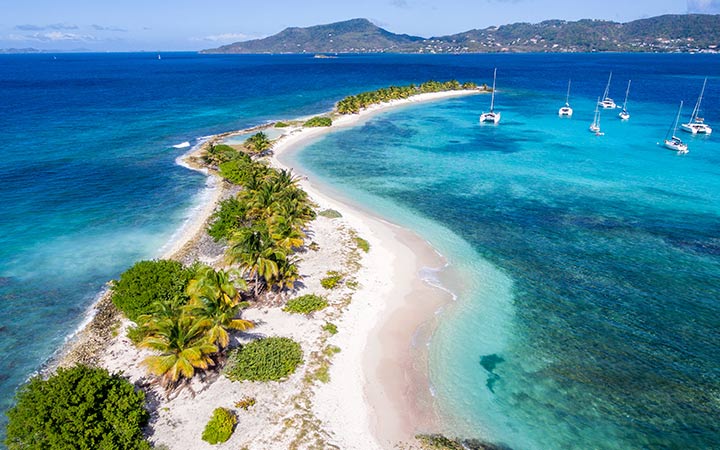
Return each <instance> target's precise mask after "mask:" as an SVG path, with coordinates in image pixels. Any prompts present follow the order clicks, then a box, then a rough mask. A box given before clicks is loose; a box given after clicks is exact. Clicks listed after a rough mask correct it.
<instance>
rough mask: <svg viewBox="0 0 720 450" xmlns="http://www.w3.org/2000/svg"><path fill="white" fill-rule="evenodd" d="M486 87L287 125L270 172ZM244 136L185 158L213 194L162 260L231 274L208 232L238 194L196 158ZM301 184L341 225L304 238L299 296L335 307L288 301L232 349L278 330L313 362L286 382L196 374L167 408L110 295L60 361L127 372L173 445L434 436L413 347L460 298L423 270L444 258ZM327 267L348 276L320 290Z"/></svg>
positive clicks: (256, 317)
mask: <svg viewBox="0 0 720 450" xmlns="http://www.w3.org/2000/svg"><path fill="white" fill-rule="evenodd" d="M478 92H479V91H475V90H472V91H450V92H440V93H430V94H420V95H416V96H413V97H411V98H408V99H404V100H394V101H392V102H388V103H384V104H380V105H375V106H371V107H369V108H367V109H365V110H363V111H362V112H361V113H359V114H354V115H345V116H334V117H333V120H334V122H333V125H332V126H331V127H326V128H296V129H291V130H288V132H287V134H285V135H283V136H282V137H281V138H279V139H278V140H277V141H276V142H275V144H274V146H273V155H272V156H271V158H270V160H271V164H272V165H273V166H275V167H278V168H287V165H286V163H285V161H286V157H287V155H288V154H289V153H290V152H292V151H296V150H297V149H299V148H302V146H304V145H307V143H309V142H310V141H312V140H313V139H316V138H318V137H320V136H321V135H323V134H326V133H329V132H332V131H334V130H337V129H339V128H343V127H350V126H354V125H357V124H358V123H360V122H361V121H364V120H367V118H368V117H370V116H372V115H373V114H375V113H377V112H379V111H384V110H387V109H388V108H393V107H398V106H402V105H407V104H411V103H417V102H426V101H432V100H440V99H444V98H449V97H455V96H461V95H469V94H475V93H478ZM262 128H263V127H257V128H256V129H258V130H259V129H262ZM253 130H255V129H253ZM244 131H247V130H244ZM239 133H241V132H240V131H238V132H230V133H223V134H220V135H217V136H214V137H212V138H210V139H209V140H208V141H207V142H205V143H204V144H203V145H200V146H198V148H195V149H194V150H193V151H191V152H190V153H189V154H187V155H184V157H182V161H183V165H186V166H187V167H189V168H191V169H193V170H199V171H202V172H203V173H205V174H207V175H208V189H207V191H206V192H205V193H204V194H203V195H205V197H204V198H203V203H202V204H201V205H200V206H199V207H198V208H197V209H196V210H195V211H194V214H193V216H192V217H191V218H190V219H189V220H188V221H187V222H186V223H185V224H184V225H183V227H182V229H181V231H180V232H179V233H177V236H176V239H174V240H173V242H171V243H170V244H168V246H166V249H165V250H166V251H164V255H163V257H165V258H173V259H177V260H180V261H183V262H185V263H189V262H192V261H194V260H200V261H202V262H204V263H206V264H210V265H214V266H218V267H219V266H221V265H222V260H223V258H222V255H223V251H224V249H223V247H222V246H221V245H219V244H216V243H214V242H213V241H212V239H211V238H210V237H209V236H208V235H207V233H206V232H205V228H206V225H207V222H208V220H209V218H210V215H211V214H212V212H213V211H214V209H215V207H216V205H217V203H218V202H219V201H220V200H221V199H224V198H227V197H229V196H231V195H234V194H235V193H236V192H237V188H235V187H231V186H230V185H229V184H227V183H226V182H224V181H223V180H221V179H220V178H219V177H218V176H217V175H216V174H214V173H212V172H211V171H208V170H207V169H206V168H204V167H202V166H201V165H200V163H199V161H200V155H201V154H202V153H203V152H204V151H205V149H206V148H207V146H208V145H211V144H214V143H218V142H221V141H222V140H223V139H225V138H226V137H228V136H231V135H234V134H239ZM296 174H297V175H301V176H302V175H304V174H298V173H296ZM302 178H303V179H302V181H301V183H300V185H301V186H302V188H303V189H305V190H306V191H307V192H308V194H309V195H310V197H311V198H312V200H313V201H314V202H316V203H317V204H318V205H319V210H325V209H333V210H336V211H338V212H340V214H341V215H342V217H340V218H334V219H331V218H327V217H322V216H318V218H317V219H316V220H315V221H313V222H312V223H311V224H310V227H309V228H310V230H309V239H308V241H312V242H314V243H315V244H317V245H316V246H314V247H315V248H316V250H306V251H304V252H302V253H300V254H299V256H300V262H299V268H300V273H301V274H302V275H303V283H304V287H302V288H301V289H299V290H298V291H297V292H293V293H291V294H289V295H290V296H296V295H303V294H308V293H318V294H322V295H325V296H326V297H327V298H328V301H329V303H330V306H329V307H328V308H326V309H324V310H322V311H319V312H316V313H315V314H314V315H311V316H309V317H306V316H300V315H293V314H289V313H285V312H283V311H282V310H281V307H280V306H268V305H263V306H261V307H252V308H250V309H247V310H245V311H244V313H243V317H244V318H246V319H250V320H253V321H255V322H256V323H257V327H256V328H254V329H253V330H251V332H248V333H241V334H240V335H238V336H237V338H236V342H249V341H250V340H252V339H256V338H257V337H261V336H275V335H277V336H287V337H290V338H292V339H294V340H296V341H298V342H299V343H300V344H301V345H302V347H303V351H304V354H305V362H304V363H303V365H302V366H301V367H300V368H299V369H298V370H297V371H296V373H295V374H293V375H292V376H291V377H290V378H289V379H287V380H285V381H283V382H269V383H255V382H242V383H238V382H231V381H229V380H228V379H226V378H225V377H224V376H222V375H217V374H216V375H214V376H213V375H211V376H209V377H205V379H204V380H201V379H200V377H195V379H194V380H193V382H192V384H191V386H190V389H184V390H182V391H180V392H178V393H176V394H173V395H172V396H171V397H170V398H169V399H168V398H166V397H165V394H164V392H162V391H161V390H159V388H157V387H155V386H154V385H151V384H150V381H151V378H150V377H149V376H148V374H147V373H146V370H145V368H144V367H143V366H142V365H141V361H142V360H143V358H144V357H145V356H147V355H148V354H149V353H148V352H147V351H145V350H141V349H138V348H136V347H135V346H134V345H132V344H131V343H130V341H129V340H128V339H127V338H126V337H125V330H126V328H127V326H128V321H127V320H125V319H122V318H121V317H120V316H119V314H118V313H117V312H116V311H115V309H114V307H113V306H112V303H111V302H110V301H109V295H107V294H105V295H102V296H101V297H100V300H99V301H98V303H97V304H96V305H95V306H94V314H93V317H92V319H91V320H90V321H89V324H88V325H87V326H86V327H85V328H84V329H83V330H82V331H81V332H79V333H78V335H77V336H76V337H75V338H74V339H72V340H71V342H70V343H69V344H68V345H67V346H66V348H65V349H64V351H63V352H62V354H61V356H60V358H59V360H58V363H57V365H62V366H68V365H72V364H75V363H77V362H82V363H85V364H90V365H99V366H101V367H105V368H106V369H108V370H110V371H122V372H123V373H124V375H125V376H126V377H127V378H129V379H130V381H132V382H133V383H136V384H137V385H138V386H142V387H143V388H144V390H145V391H146V392H147V393H148V399H149V406H150V410H151V421H150V425H149V429H148V431H149V433H150V435H149V440H150V441H151V442H152V443H153V444H154V445H165V446H167V447H168V448H171V449H188V450H190V449H205V448H207V449H211V448H233V449H248V450H250V449H289V448H339V449H358V450H371V449H388V448H398V445H401V446H402V447H401V448H411V447H412V445H413V444H412V441H413V436H414V435H415V434H417V433H421V432H422V433H428V432H433V431H437V430H436V429H435V425H434V424H435V423H436V421H437V418H436V417H435V416H434V413H433V411H434V410H435V409H434V408H433V405H432V402H433V400H432V397H431V396H430V391H429V385H428V381H427V377H426V374H427V372H428V371H427V361H426V359H425V355H424V348H414V347H413V345H412V341H413V336H414V335H416V333H418V332H419V333H421V334H422V335H423V336H426V335H427V334H429V333H430V332H431V330H432V327H433V323H432V321H433V320H434V317H435V315H434V312H435V311H436V310H437V309H438V308H439V307H440V306H441V305H442V304H444V303H445V302H447V301H449V300H450V297H449V295H448V294H447V293H446V292H444V291H442V290H440V289H437V288H434V287H432V286H430V285H429V284H427V283H425V282H423V281H422V280H421V279H420V275H419V272H420V271H421V269H423V268H426V267H431V268H439V267H442V266H443V265H444V264H445V262H444V260H443V259H442V257H441V256H440V255H439V254H438V253H437V252H436V251H435V250H434V249H433V248H432V247H431V246H430V245H429V244H428V243H427V242H425V241H424V240H423V239H422V238H420V237H419V236H418V235H416V234H415V233H413V232H411V231H409V230H406V229H404V228H401V227H398V226H395V225H393V224H391V223H389V222H387V221H384V220H383V219H381V218H379V217H376V216H374V215H373V214H372V213H370V212H367V211H364V210H362V209H361V207H358V206H354V205H351V204H349V203H348V202H346V201H343V200H340V199H338V198H331V197H329V196H328V195H327V194H326V193H324V192H323V191H322V190H321V188H320V187H319V186H318V185H317V184H316V183H313V182H312V180H310V179H308V178H307V177H302ZM357 236H359V237H362V238H363V239H365V240H367V241H368V242H369V243H370V250H369V252H367V253H365V252H363V251H362V250H360V249H359V248H358V247H357V245H356V243H355V242H356V241H355V238H356V237H357ZM328 270H339V271H341V272H343V273H344V274H345V275H346V276H345V282H344V283H343V285H342V286H341V287H340V288H337V289H333V290H325V289H323V288H322V287H321V286H320V278H322V277H323V276H325V274H326V272H327V271H328ZM327 322H332V323H334V324H336V325H337V327H338V330H339V331H338V333H337V334H336V335H329V334H328V333H327V332H324V331H323V329H322V327H323V326H324V325H325V324H326V323H327ZM330 345H332V346H337V347H338V348H339V349H340V352H339V353H337V354H335V355H332V356H329V355H328V352H324V351H323V350H325V349H327V348H328V346H330ZM422 347H424V346H422ZM323 371H325V372H324V373H327V375H329V381H327V382H323V381H324V380H321V379H320V377H319V376H318V374H320V373H321V372H323ZM323 378H324V377H323ZM244 397H254V398H255V399H256V402H257V403H256V404H255V406H253V407H252V408H250V409H249V410H247V411H245V410H242V409H240V408H237V407H235V406H234V405H235V402H237V401H239V400H241V399H242V398H244ZM217 407H226V408H229V409H232V410H233V411H235V412H236V413H237V416H238V425H237V429H236V431H235V433H234V434H233V436H232V438H231V439H230V440H229V441H227V442H226V443H224V444H221V445H216V446H211V445H209V444H208V443H206V442H204V441H202V440H201V435H202V431H203V428H204V427H205V424H206V422H207V420H208V419H209V418H210V416H211V414H212V411H213V409H215V408H217Z"/></svg>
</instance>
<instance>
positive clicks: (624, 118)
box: [618, 80, 632, 120]
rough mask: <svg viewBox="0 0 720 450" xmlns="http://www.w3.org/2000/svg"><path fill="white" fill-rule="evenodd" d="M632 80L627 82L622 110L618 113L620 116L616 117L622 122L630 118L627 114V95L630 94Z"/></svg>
mask: <svg viewBox="0 0 720 450" xmlns="http://www.w3.org/2000/svg"><path fill="white" fill-rule="evenodd" d="M631 81H632V80H628V87H627V90H625V101H624V102H623V109H622V111H620V114H618V117H619V118H620V119H622V120H628V119H629V118H630V113H629V112H627V99H628V94H629V93H630V82H631Z"/></svg>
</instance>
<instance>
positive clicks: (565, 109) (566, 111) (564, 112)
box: [558, 106, 573, 117]
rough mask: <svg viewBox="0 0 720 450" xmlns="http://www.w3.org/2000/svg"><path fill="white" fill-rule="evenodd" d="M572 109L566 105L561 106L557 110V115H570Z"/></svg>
mask: <svg viewBox="0 0 720 450" xmlns="http://www.w3.org/2000/svg"><path fill="white" fill-rule="evenodd" d="M572 115H573V110H572V108H570V107H568V106H563V107H562V108H560V109H559V110H558V116H560V117H572Z"/></svg>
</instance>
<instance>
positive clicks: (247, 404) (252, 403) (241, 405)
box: [235, 397, 257, 411]
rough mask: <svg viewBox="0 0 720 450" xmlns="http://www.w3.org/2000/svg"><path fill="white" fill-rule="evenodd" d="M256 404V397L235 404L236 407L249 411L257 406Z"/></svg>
mask: <svg viewBox="0 0 720 450" xmlns="http://www.w3.org/2000/svg"><path fill="white" fill-rule="evenodd" d="M255 403H257V401H256V400H255V397H243V398H242V400H239V401H237V402H235V407H236V408H240V409H244V410H245V411H247V410H248V409H250V408H252V407H253V406H255Z"/></svg>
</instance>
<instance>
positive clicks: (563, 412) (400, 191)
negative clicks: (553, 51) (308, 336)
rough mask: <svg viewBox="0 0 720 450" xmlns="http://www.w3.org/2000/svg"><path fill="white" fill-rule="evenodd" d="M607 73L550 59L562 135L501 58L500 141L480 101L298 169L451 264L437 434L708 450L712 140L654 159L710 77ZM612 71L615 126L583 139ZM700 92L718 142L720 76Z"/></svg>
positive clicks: (693, 68)
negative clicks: (626, 115) (562, 111)
mask: <svg viewBox="0 0 720 450" xmlns="http://www.w3.org/2000/svg"><path fill="white" fill-rule="evenodd" d="M539 57H540V56H538V58H539ZM528 58H529V57H528ZM551 58H552V57H551ZM607 58H608V61H605V62H606V65H605V66H603V67H601V66H600V65H599V64H598V60H597V59H595V57H594V56H592V55H575V56H570V57H568V59H567V60H566V63H568V64H567V65H566V67H572V70H570V69H568V70H569V72H570V73H571V76H573V78H574V83H573V86H574V87H575V92H576V93H575V94H574V95H573V96H572V97H571V105H572V106H573V107H574V109H575V115H574V116H573V118H572V119H560V118H558V117H557V115H556V114H557V109H558V108H559V107H560V106H562V104H563V102H564V86H566V83H567V80H566V79H557V71H558V69H559V67H557V66H553V65H548V66H545V65H542V64H540V65H537V66H531V65H529V64H525V65H524V66H523V65H522V62H525V63H527V60H526V61H522V60H518V59H512V58H508V59H507V60H502V59H501V60H500V63H499V64H498V66H499V69H498V73H499V75H498V76H499V84H498V86H499V89H500V90H501V92H499V93H498V96H497V99H496V101H497V103H496V105H497V109H498V110H499V111H501V112H502V115H503V117H502V122H501V124H500V125H499V126H497V127H495V126H480V125H478V123H477V121H478V116H479V114H480V113H481V112H482V111H483V110H486V109H487V107H488V103H489V98H488V97H487V96H473V97H465V98H461V99H452V100H445V101H442V102H437V103H432V104H425V105H416V106H409V107H405V108H403V109H399V110H395V111H391V112H386V113H383V114H381V115H378V116H376V117H374V118H373V119H371V120H370V121H368V122H367V123H365V124H363V125H361V126H359V127H356V128H353V129H348V130H344V131H339V132H335V133H333V134H331V135H328V136H326V137H324V138H323V139H321V140H319V141H318V142H315V143H313V144H312V145H310V146H308V147H307V148H305V149H304V150H302V152H300V153H299V154H298V155H297V156H296V158H297V160H298V162H299V163H300V164H301V165H302V166H304V167H305V168H306V169H307V170H309V171H311V172H313V173H314V174H315V175H316V176H317V177H319V179H321V180H322V181H323V182H326V183H329V184H330V185H331V186H333V187H335V188H336V189H339V190H340V191H342V192H344V193H346V194H347V195H350V196H352V198H355V199H358V201H360V202H362V203H364V204H366V205H368V207H371V208H373V209H374V210H377V211H379V212H380V213H381V214H383V215H385V216H386V217H388V218H390V219H393V220H395V221H397V222H399V223H401V224H403V225H406V226H409V227H411V228H414V229H416V230H418V231H420V232H421V234H423V236H425V237H426V238H427V239H428V240H429V241H430V242H431V243H432V244H433V245H435V246H436V247H437V248H438V249H439V250H440V251H441V252H442V253H444V254H445V255H446V256H447V257H448V259H449V261H450V264H451V267H450V269H449V270H448V271H446V273H445V274H444V275H443V279H444V282H445V283H446V285H447V286H448V287H450V288H452V289H453V290H455V291H456V292H457V293H458V300H457V301H456V302H455V303H453V304H452V305H450V306H449V307H448V308H446V309H445V310H444V312H443V316H442V319H441V321H440V325H439V328H438V329H437V331H436V333H435V335H434V336H433V338H432V341H431V343H430V347H429V348H430V378H431V382H432V384H433V390H434V393H435V395H436V399H437V402H438V405H439V407H440V408H441V411H442V413H443V416H444V417H445V418H446V424H445V426H446V431H448V432H449V433H451V434H455V435H460V436H465V437H482V438H486V439H489V440H491V441H493V442H501V443H505V444H506V445H508V446H511V447H512V448H518V449H550V448H553V449H554V448H599V449H627V448H718V447H720V427H719V425H718V420H717V418H718V417H720V350H719V349H718V346H717V343H718V342H720V339H719V338H720V334H718V333H719V332H720V238H719V236H720V144H719V142H720V141H719V140H718V139H719V138H718V137H716V136H711V137H709V138H708V137H692V136H690V135H689V134H685V133H683V135H682V137H683V138H684V139H686V141H687V142H688V143H689V146H690V153H689V154H688V155H685V156H678V155H676V154H675V153H673V152H670V151H668V150H665V149H663V148H662V147H660V146H658V144H657V143H658V142H659V141H661V140H662V139H663V137H664V136H665V133H666V131H667V129H668V126H669V125H670V124H671V122H672V121H673V120H674V114H675V112H676V108H677V103H678V102H679V101H680V100H681V99H684V100H685V102H686V104H690V105H692V104H694V100H695V98H694V97H695V96H696V95H697V94H698V92H699V88H700V86H701V85H702V78H703V77H704V76H705V75H706V74H709V75H713V74H717V73H718V72H717V69H718V67H719V66H718V60H717V59H708V60H703V61H704V62H705V64H701V62H703V61H700V60H697V59H692V57H688V56H685V57H676V58H677V59H674V60H673V59H671V57H655V59H653V57H651V56H647V55H643V56H640V57H639V58H633V57H631V56H630V55H616V56H615V57H614V58H613V57H607ZM670 61H672V62H673V64H669V62H670ZM503 62H504V63H505V65H506V66H505V67H503ZM610 68H612V69H613V70H614V71H615V75H614V78H615V79H616V80H622V81H617V82H616V83H618V86H615V88H614V89H613V90H611V95H613V96H614V97H615V98H616V100H621V99H619V97H621V95H622V94H621V93H620V91H621V90H622V91H623V93H624V85H625V83H626V81H625V80H627V78H628V77H632V79H633V91H631V96H630V103H629V106H628V109H629V111H630V113H631V114H632V117H631V119H630V120H629V121H628V122H621V121H620V120H619V119H617V117H616V114H617V112H618V111H614V112H610V111H605V112H603V115H602V122H601V123H602V128H603V131H604V132H605V136H601V137H598V136H594V135H593V134H591V133H590V132H589V131H588V126H589V124H590V122H591V121H592V116H593V109H594V99H595V98H596V97H597V95H600V94H601V93H602V90H603V88H604V80H603V78H604V77H606V76H607V71H608V70H609V69H610ZM601 70H602V71H603V72H604V73H599V72H600V71H601ZM503 73H509V74H510V75H509V76H508V78H510V80H507V79H506V80H503V76H502V74H503ZM553 78H556V80H555V81H552V79H553ZM543 80H544V81H543ZM708 84H709V86H712V88H711V89H709V90H708V92H707V93H706V94H707V98H706V103H705V116H706V120H707V121H708V123H710V124H711V125H713V124H715V125H716V128H718V130H719V131H720V115H719V114H718V107H719V106H720V95H719V94H720V78H718V77H716V76H715V77H711V78H710V80H709V81H708ZM620 85H622V87H623V89H621V88H620ZM614 91H618V92H614ZM689 113H690V110H689V109H686V111H685V114H686V117H687V116H689ZM428 224H432V225H428Z"/></svg>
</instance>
